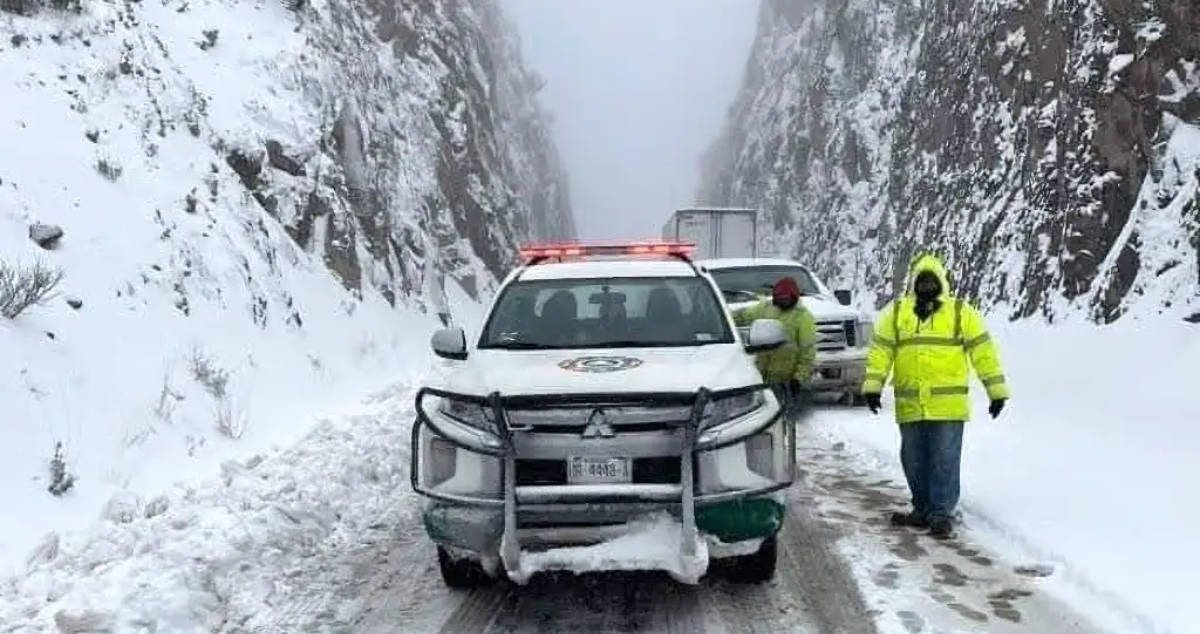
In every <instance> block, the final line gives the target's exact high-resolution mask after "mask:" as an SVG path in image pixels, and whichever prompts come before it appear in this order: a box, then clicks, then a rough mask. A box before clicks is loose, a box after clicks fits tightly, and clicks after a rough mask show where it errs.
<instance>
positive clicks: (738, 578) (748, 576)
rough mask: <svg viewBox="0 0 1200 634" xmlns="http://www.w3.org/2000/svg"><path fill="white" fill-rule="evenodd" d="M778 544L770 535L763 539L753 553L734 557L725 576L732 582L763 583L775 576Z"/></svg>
mask: <svg viewBox="0 0 1200 634" xmlns="http://www.w3.org/2000/svg"><path fill="white" fill-rule="evenodd" d="M777 555H778V545H777V544H776V541H775V536H774V535H772V536H770V537H768V538H766V539H764V540H763V543H762V545H760V546H759V547H758V552H756V553H754V554H753V555H742V556H740V557H734V558H733V559H732V560H731V561H730V562H729V567H728V569H727V571H726V572H725V577H726V578H727V579H729V580H730V581H732V582H734V583H765V582H767V581H770V580H771V579H773V578H775V562H776V559H777Z"/></svg>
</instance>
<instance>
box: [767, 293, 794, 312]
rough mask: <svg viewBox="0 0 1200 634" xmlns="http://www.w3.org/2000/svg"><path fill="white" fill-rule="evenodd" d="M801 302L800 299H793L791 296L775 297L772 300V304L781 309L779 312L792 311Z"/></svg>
mask: <svg viewBox="0 0 1200 634" xmlns="http://www.w3.org/2000/svg"><path fill="white" fill-rule="evenodd" d="M799 301H800V300H799V299H797V298H795V297H791V296H785V297H778V296H777V297H774V298H772V299H771V302H772V303H773V304H775V306H776V307H777V308H779V310H791V309H793V308H795V307H796V304H797V303H798V302H799Z"/></svg>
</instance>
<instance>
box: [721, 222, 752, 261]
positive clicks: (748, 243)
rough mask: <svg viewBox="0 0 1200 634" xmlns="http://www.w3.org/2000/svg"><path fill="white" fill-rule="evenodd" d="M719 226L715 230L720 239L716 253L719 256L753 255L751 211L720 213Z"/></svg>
mask: <svg viewBox="0 0 1200 634" xmlns="http://www.w3.org/2000/svg"><path fill="white" fill-rule="evenodd" d="M719 217H720V219H721V227H720V230H718V231H717V238H718V240H720V243H719V246H718V249H717V254H716V256H715V257H720V258H752V257H755V255H756V251H757V249H756V248H755V238H756V237H757V236H755V217H754V214H752V213H742V212H738V213H726V214H721V215H720V216H719Z"/></svg>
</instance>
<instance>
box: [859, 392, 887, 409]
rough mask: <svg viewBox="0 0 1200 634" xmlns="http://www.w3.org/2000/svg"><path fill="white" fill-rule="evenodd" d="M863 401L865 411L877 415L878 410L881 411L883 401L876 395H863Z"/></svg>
mask: <svg viewBox="0 0 1200 634" xmlns="http://www.w3.org/2000/svg"><path fill="white" fill-rule="evenodd" d="M863 400H865V401H866V402H867V409H869V410H871V413H872V414H878V413H879V410H881V409H883V401H882V399H881V398H880V396H879V395H878V394H863Z"/></svg>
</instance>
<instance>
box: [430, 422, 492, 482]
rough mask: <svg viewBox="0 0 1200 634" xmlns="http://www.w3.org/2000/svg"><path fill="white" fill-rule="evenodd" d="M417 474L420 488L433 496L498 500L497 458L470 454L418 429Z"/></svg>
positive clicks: (470, 452)
mask: <svg viewBox="0 0 1200 634" xmlns="http://www.w3.org/2000/svg"><path fill="white" fill-rule="evenodd" d="M416 469H417V471H416V473H417V475H418V481H419V483H420V486H421V489H422V490H426V491H430V492H432V493H441V494H446V495H459V496H466V497H473V498H484V499H499V498H500V494H501V478H500V472H501V467H500V459H499V458H496V457H494V456H487V455H484V454H481V453H476V452H473V451H469V450H467V449H464V448H462V447H458V446H455V445H454V443H452V442H450V441H448V440H446V439H444V438H441V437H439V436H437V435H435V434H434V433H433V432H432V431H431V430H430V429H429V428H428V427H422V428H421V436H420V445H419V449H418V452H417V464H416Z"/></svg>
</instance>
